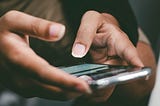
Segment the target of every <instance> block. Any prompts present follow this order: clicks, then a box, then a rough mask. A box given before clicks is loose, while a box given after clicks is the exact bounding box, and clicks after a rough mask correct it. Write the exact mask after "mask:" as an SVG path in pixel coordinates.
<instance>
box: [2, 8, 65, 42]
mask: <svg viewBox="0 0 160 106" xmlns="http://www.w3.org/2000/svg"><path fill="white" fill-rule="evenodd" d="M1 23H3V26H1V27H3V28H4V29H6V30H10V31H12V32H16V33H22V34H28V35H31V36H32V37H37V38H40V39H44V40H48V41H57V40H59V39H61V38H62V36H63V35H64V33H65V27H64V25H62V24H59V23H55V22H50V21H46V20H44V19H40V18H36V17H33V16H30V15H27V14H25V13H21V12H18V11H10V12H8V13H6V14H5V15H4V16H3V17H2V18H1Z"/></svg>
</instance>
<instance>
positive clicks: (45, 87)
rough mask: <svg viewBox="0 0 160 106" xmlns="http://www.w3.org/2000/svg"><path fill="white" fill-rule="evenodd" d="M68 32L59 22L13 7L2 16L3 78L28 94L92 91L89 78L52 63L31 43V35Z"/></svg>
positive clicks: (53, 95)
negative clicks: (88, 83)
mask: <svg viewBox="0 0 160 106" xmlns="http://www.w3.org/2000/svg"><path fill="white" fill-rule="evenodd" d="M64 32H65V27H64V26H63V25H61V24H59V23H55V22H50V21H46V20H43V19H40V18H36V17H33V16H30V15H27V14H24V13H21V12H18V11H10V12H8V13H6V14H5V15H4V16H2V17H1V18H0V82H1V83H2V84H3V85H5V86H7V87H8V88H9V89H12V90H14V91H15V92H17V93H19V94H21V95H22V96H25V97H42V98H47V99H56V100H65V99H68V97H76V96H78V95H81V94H85V93H89V92H90V89H89V86H88V85H87V83H86V82H85V81H83V80H81V79H78V78H76V77H74V76H71V75H69V74H67V73H65V72H63V71H61V70H60V69H58V68H56V67H53V66H51V65H50V64H49V63H48V62H47V61H45V60H44V59H43V58H41V57H39V56H38V55H36V53H35V52H34V51H33V50H32V49H31V48H30V47H29V42H28V36H30V37H35V38H38V39H41V40H45V41H57V40H59V39H61V38H62V36H63V35H64ZM46 52H47V51H46ZM48 52H49V51H48Z"/></svg>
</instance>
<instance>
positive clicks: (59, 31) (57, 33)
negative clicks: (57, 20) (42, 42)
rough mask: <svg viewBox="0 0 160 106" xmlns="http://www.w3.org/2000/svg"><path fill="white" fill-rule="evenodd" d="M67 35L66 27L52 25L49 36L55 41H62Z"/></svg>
mask: <svg viewBox="0 0 160 106" xmlns="http://www.w3.org/2000/svg"><path fill="white" fill-rule="evenodd" d="M64 33H65V26H64V25H62V24H52V25H51V26H50V28H49V36H50V38H51V39H53V40H54V41H58V40H60V39H61V38H62V37H63V35H64Z"/></svg>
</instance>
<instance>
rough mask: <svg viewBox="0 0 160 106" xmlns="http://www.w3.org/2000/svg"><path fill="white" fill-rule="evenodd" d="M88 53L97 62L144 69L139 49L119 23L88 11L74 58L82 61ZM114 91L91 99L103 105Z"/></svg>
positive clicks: (108, 15)
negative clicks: (138, 52)
mask: <svg viewBox="0 0 160 106" xmlns="http://www.w3.org/2000/svg"><path fill="white" fill-rule="evenodd" d="M88 51H89V53H90V54H91V56H92V59H93V61H94V62H96V63H103V64H126V62H127V64H131V65H133V66H143V64H142V62H141V60H140V59H139V57H138V54H137V51H136V48H135V47H134V45H133V44H132V43H131V41H130V40H129V38H128V37H127V35H126V34H125V33H124V32H123V31H122V30H121V29H120V28H119V25H118V22H117V20H116V19H115V18H114V17H113V16H111V15H110V14H106V13H102V14H100V13H98V12H96V11H88V12H86V13H85V14H84V15H83V17H82V20H81V24H80V27H79V30H78V33H77V37H76V39H75V42H74V44H73V48H72V55H73V56H74V57H79V58H81V57H83V56H85V55H86V53H87V52H88ZM114 57H116V59H115V58H114ZM117 57H119V58H117ZM113 58H114V59H113ZM122 60H125V61H126V62H124V61H122ZM107 89H108V88H107ZM113 89H114V87H111V88H109V89H108V90H104V91H105V92H106V93H104V91H103V93H102V94H103V95H101V97H100V96H99V97H98V96H94V94H93V95H91V96H90V98H91V100H99V101H98V102H103V101H105V100H107V98H108V97H109V96H110V95H111V94H112V91H113ZM99 92H100V91H99ZM95 95H98V94H95ZM103 97H104V98H103ZM93 98H96V99H93ZM99 98H101V99H99Z"/></svg>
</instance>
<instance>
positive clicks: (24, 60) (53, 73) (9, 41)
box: [0, 33, 91, 93]
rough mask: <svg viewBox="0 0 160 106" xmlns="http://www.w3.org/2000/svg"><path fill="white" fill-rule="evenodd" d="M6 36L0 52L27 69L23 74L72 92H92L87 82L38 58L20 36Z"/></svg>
mask: <svg viewBox="0 0 160 106" xmlns="http://www.w3.org/2000/svg"><path fill="white" fill-rule="evenodd" d="M5 35H6V36H3V37H1V39H0V44H1V45H0V50H1V52H2V53H3V55H4V56H5V57H6V58H7V59H8V60H9V61H11V62H12V63H13V64H16V65H18V66H20V67H23V68H25V69H26V70H25V71H24V70H20V72H21V73H24V74H27V75H28V76H29V77H32V78H33V79H37V80H39V81H42V82H43V83H46V84H49V85H54V86H58V87H60V88H64V89H68V90H71V91H72V90H74V91H78V92H83V93H90V92H91V91H90V88H89V86H88V84H87V83H86V82H85V81H83V80H80V79H78V78H76V77H74V76H71V75H69V74H67V73H65V72H63V71H61V70H59V69H57V68H55V67H53V66H51V65H50V64H48V62H46V61H45V60H44V59H42V58H41V57H39V56H37V55H36V54H35V53H34V52H33V50H32V49H30V48H29V46H28V45H27V44H26V43H24V42H25V41H24V40H23V39H22V38H21V37H20V36H17V35H16V34H13V33H12V34H11V33H8V34H5ZM17 44H18V45H17ZM2 48H3V49H2Z"/></svg>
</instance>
